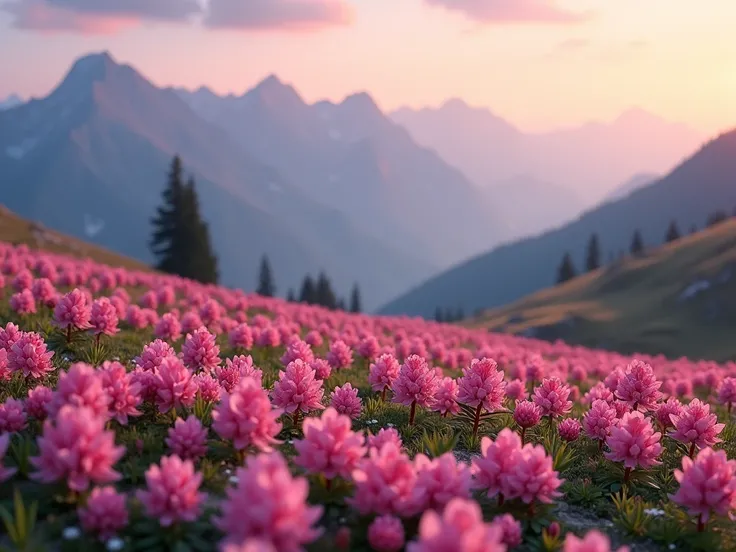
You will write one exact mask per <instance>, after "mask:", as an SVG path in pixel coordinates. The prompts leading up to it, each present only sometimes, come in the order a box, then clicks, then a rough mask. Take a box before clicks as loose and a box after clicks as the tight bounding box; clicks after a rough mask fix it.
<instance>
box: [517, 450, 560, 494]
mask: <svg viewBox="0 0 736 552" xmlns="http://www.w3.org/2000/svg"><path fill="white" fill-rule="evenodd" d="M557 475H558V474H557V472H556V471H555V470H554V469H553V468H552V457H550V456H548V455H547V452H546V451H545V450H544V447H543V446H542V445H532V444H529V443H527V444H526V445H524V447H523V448H522V449H521V450H519V451H517V452H516V453H515V454H514V456H513V458H512V466H511V470H510V472H509V474H508V477H507V478H506V480H505V484H506V486H507V488H508V495H507V496H508V498H520V499H521V500H522V501H523V502H524V503H525V504H530V503H532V502H534V501H539V502H542V503H544V504H549V503H551V502H552V501H553V499H555V498H557V497H559V496H562V493H560V492H559V491H558V490H557V489H558V488H559V486H560V485H561V484H562V480H561V479H559V478H558V477H557Z"/></svg>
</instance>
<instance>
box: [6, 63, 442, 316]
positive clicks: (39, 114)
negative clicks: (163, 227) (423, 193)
mask: <svg viewBox="0 0 736 552" xmlns="http://www.w3.org/2000/svg"><path fill="white" fill-rule="evenodd" d="M177 153H178V154H180V155H181V157H182V158H183V161H184V165H185V168H186V170H187V171H190V172H191V173H193V174H194V175H195V177H196V178H197V184H198V189H199V191H200V196H201V199H202V204H203V211H204V215H205V217H206V218H207V220H208V222H209V223H210V225H211V229H212V235H213V241H214V246H215V249H216V252H217V254H218V256H219V258H220V263H221V273H222V276H223V280H224V282H225V283H227V284H230V285H237V286H242V287H244V288H246V289H252V288H253V287H254V285H255V280H256V274H257V268H258V262H259V259H260V256H261V255H262V254H264V253H267V254H268V255H269V257H270V259H271V261H272V264H273V266H274V272H275V277H276V283H277V286H278V287H279V291H280V293H285V292H286V288H287V287H295V286H297V285H298V284H299V282H300V280H301V278H302V277H303V275H304V274H305V273H306V272H308V271H309V272H316V271H318V270H320V269H325V270H326V271H327V273H328V274H329V275H330V277H331V278H332V279H333V282H334V285H335V288H336V290H337V291H338V292H339V293H347V292H348V290H349V287H350V286H351V285H352V283H353V282H355V281H357V282H358V283H359V284H360V285H361V289H362V291H363V296H364V297H365V300H364V303H365V305H366V306H367V307H368V308H370V307H371V306H375V305H376V304H377V303H378V302H380V301H382V300H385V299H386V298H387V297H388V296H390V295H391V294H395V293H397V292H398V291H399V290H400V289H401V287H402V286H404V285H410V283H411V282H412V281H414V282H416V281H417V280H418V279H419V278H421V277H423V276H426V275H427V274H429V273H430V271H431V270H433V266H432V265H431V264H430V263H424V262H423V261H421V259H411V258H406V257H405V256H404V255H402V254H401V253H400V252H399V251H397V250H394V249H393V248H392V247H390V246H389V245H387V244H385V243H381V242H379V241H378V240H376V239H374V238H371V237H369V236H366V235H364V234H363V233H361V232H360V231H359V230H358V229H357V228H356V227H354V226H353V225H352V224H351V222H350V221H349V220H348V219H347V218H346V217H344V216H343V215H341V214H340V213H338V212H336V211H335V210H333V209H330V208H328V207H325V206H323V205H321V204H319V203H317V202H315V201H314V200H312V199H310V198H309V197H308V196H307V195H305V194H304V193H302V191H301V190H300V189H299V188H297V187H295V186H293V185H292V184H291V183H290V182H289V181H288V180H286V179H285V178H284V177H282V176H281V175H280V174H279V173H278V172H276V171H275V170H274V169H272V168H270V167H268V166H267V165H265V164H263V163H262V162H261V161H260V160H257V159H256V158H255V157H253V156H252V155H251V154H250V153H249V152H247V150H245V149H244V148H243V147H242V146H241V145H239V144H237V143H236V142H235V141H234V140H232V139H231V138H230V137H229V136H228V134H227V133H226V132H224V131H223V130H221V129H220V128H218V127H217V126H215V125H212V124H211V123H209V122H207V121H205V120H203V119H202V118H201V117H199V116H198V115H197V114H196V113H194V111H192V110H191V109H190V108H189V106H188V105H187V104H186V103H185V102H184V101H182V100H181V99H180V98H179V97H178V96H177V94H175V93H173V92H172V91H167V90H160V89H158V88H156V87H154V86H153V85H152V84H151V83H150V82H148V81H147V80H146V79H145V78H143V77H142V76H141V75H139V74H138V73H137V72H136V71H135V70H134V69H133V68H131V67H129V66H122V65H118V64H117V63H115V61H114V60H113V59H112V58H111V57H110V56H109V55H108V54H95V55H90V56H87V57H84V58H82V59H80V60H78V61H77V62H76V63H75V64H74V66H73V67H72V69H71V70H70V71H69V73H68V74H67V76H66V78H65V79H64V80H63V82H62V83H61V84H60V85H59V86H58V87H57V88H56V89H55V90H54V91H53V92H52V93H51V94H50V95H49V96H48V97H46V98H44V99H41V100H32V101H31V102H29V103H27V104H24V105H21V106H18V107H16V108H14V109H10V110H7V111H3V112H0V174H2V175H3V180H4V182H9V183H10V184H11V185H10V186H3V187H2V189H0V201H3V202H4V203H6V204H7V205H8V206H9V207H10V208H11V209H13V210H15V211H17V212H18V213H20V214H22V215H23V216H26V217H28V218H32V219H34V220H39V221H41V222H43V223H44V224H46V225H48V226H50V227H53V228H58V229H59V230H61V231H64V232H67V233H71V234H73V235H76V236H85V235H86V236H87V238H88V239H90V240H92V241H94V242H95V243H99V244H102V245H104V246H106V247H110V248H112V249H114V250H116V251H120V252H122V253H124V254H127V255H130V256H134V257H136V258H139V259H142V260H145V261H148V260H150V257H149V253H148V251H147V242H148V237H149V233H150V223H149V219H150V217H151V216H152V214H153V212H154V209H155V206H156V205H157V204H158V203H159V202H160V192H161V190H162V188H163V185H164V182H165V174H166V171H167V168H168V164H169V162H170V159H171V157H172V156H173V155H174V154H177ZM86 232H87V233H88V234H85V233H86Z"/></svg>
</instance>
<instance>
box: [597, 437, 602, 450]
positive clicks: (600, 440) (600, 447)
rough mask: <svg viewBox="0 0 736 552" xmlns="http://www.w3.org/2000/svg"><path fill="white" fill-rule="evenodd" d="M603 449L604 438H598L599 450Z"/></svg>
mask: <svg viewBox="0 0 736 552" xmlns="http://www.w3.org/2000/svg"><path fill="white" fill-rule="evenodd" d="M601 450H603V439H598V451H601Z"/></svg>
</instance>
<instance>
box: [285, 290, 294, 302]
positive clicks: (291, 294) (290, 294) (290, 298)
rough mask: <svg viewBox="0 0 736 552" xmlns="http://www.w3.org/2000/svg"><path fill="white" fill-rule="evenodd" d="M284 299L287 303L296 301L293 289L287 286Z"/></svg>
mask: <svg viewBox="0 0 736 552" xmlns="http://www.w3.org/2000/svg"><path fill="white" fill-rule="evenodd" d="M286 300H287V301H288V302H289V303H295V302H296V297H295V296H294V290H293V289H291V288H289V291H288V292H287V293H286Z"/></svg>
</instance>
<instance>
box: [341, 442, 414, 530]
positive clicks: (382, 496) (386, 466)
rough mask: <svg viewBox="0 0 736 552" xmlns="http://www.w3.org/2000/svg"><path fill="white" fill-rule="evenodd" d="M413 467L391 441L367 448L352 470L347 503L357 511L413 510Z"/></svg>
mask: <svg viewBox="0 0 736 552" xmlns="http://www.w3.org/2000/svg"><path fill="white" fill-rule="evenodd" d="M416 479H417V475H416V471H415V469H414V466H413V464H412V462H411V460H409V457H408V456H407V455H406V454H404V453H403V452H401V449H400V448H399V447H397V446H396V445H395V444H393V443H390V442H389V443H385V444H384V445H383V446H382V447H381V448H380V449H376V448H371V449H370V450H369V452H368V457H367V458H363V459H362V460H361V461H360V462H359V463H358V467H357V468H356V469H355V471H354V472H353V481H354V482H355V492H354V495H353V497H352V498H349V499H348V503H349V504H351V505H352V506H353V507H354V508H355V509H357V510H358V511H359V512H360V513H361V514H363V515H365V514H369V513H375V514H379V515H385V514H396V515H398V516H411V515H413V513H414V501H415V500H416V497H415V495H414V487H415V485H416Z"/></svg>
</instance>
